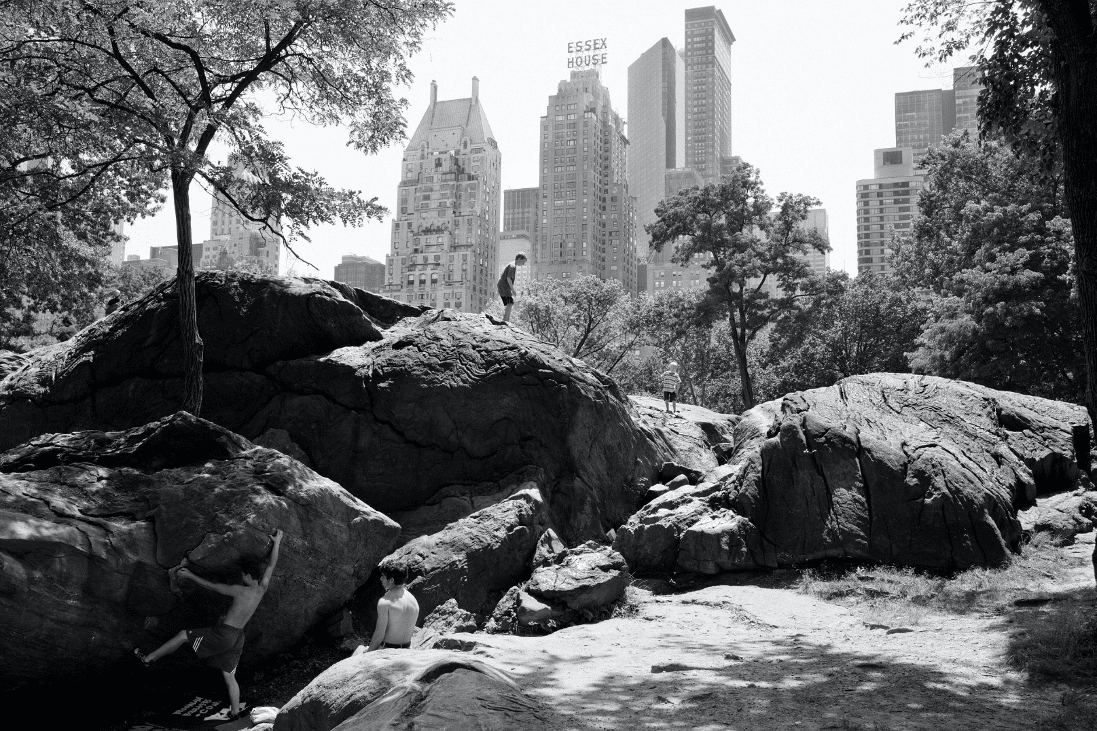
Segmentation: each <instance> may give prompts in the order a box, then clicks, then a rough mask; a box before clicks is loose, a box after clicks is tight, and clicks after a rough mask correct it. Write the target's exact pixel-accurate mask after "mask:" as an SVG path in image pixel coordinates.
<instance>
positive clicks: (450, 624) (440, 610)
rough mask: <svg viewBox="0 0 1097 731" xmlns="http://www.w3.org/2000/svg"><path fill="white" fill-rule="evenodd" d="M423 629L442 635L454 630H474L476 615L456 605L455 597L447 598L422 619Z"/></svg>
mask: <svg viewBox="0 0 1097 731" xmlns="http://www.w3.org/2000/svg"><path fill="white" fill-rule="evenodd" d="M423 629H429V630H433V631H435V632H437V633H439V634H443V635H444V634H452V633H454V632H475V631H476V617H475V616H474V615H473V614H472V613H471V612H466V611H465V610H464V609H461V608H460V607H458V606H457V600H456V599H447V600H446V601H445V602H443V603H442V604H440V605H438V606H437V607H435V609H434V611H433V612H431V613H430V614H429V615H427V618H426V619H424V620H423Z"/></svg>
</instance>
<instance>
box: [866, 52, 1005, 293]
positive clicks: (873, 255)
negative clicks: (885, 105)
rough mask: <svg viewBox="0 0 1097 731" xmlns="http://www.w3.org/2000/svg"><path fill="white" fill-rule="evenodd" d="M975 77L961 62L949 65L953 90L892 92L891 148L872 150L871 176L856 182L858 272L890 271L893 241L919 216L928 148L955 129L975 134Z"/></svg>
mask: <svg viewBox="0 0 1097 731" xmlns="http://www.w3.org/2000/svg"><path fill="white" fill-rule="evenodd" d="M978 79H979V75H978V68H977V67H975V66H965V67H961V68H957V69H953V72H952V88H951V89H929V90H924V91H904V92H899V93H897V94H896V95H895V147H888V148H883V149H879V150H875V151H873V177H872V178H866V179H864V180H858V181H857V272H858V273H861V272H876V273H884V274H889V273H891V271H892V268H891V262H890V257H891V251H892V250H891V241H892V239H893V238H894V237H895V236H898V235H902V234H905V233H908V232H909V231H910V228H911V223H912V221H913V220H914V218H915V216H917V215H918V195H919V193H920V192H921V190H922V186H923V183H924V181H925V175H924V169H923V168H922V161H923V160H924V159H925V156H926V154H927V153H928V152H929V150H930V149H931V148H933V147H937V146H938V145H940V144H941V138H942V137H945V136H947V135H949V134H952V133H953V132H956V131H966V132H968V133H969V134H970V135H971V136H972V137H973V138H974V137H975V136H976V135H977V134H978V132H979V120H978V117H977V114H976V111H977V104H978V100H979V92H980V91H981V90H982V88H983V87H982V86H980V85H979V81H978Z"/></svg>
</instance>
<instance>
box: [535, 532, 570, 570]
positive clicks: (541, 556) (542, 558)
mask: <svg viewBox="0 0 1097 731" xmlns="http://www.w3.org/2000/svg"><path fill="white" fill-rule="evenodd" d="M566 548H567V546H565V545H564V542H563V541H561V540H560V537H559V536H557V535H556V531H554V530H553V529H552V528H549V529H547V530H546V531H545V532H544V533H542V534H541V537H540V538H539V539H537V549H536V550H535V551H534V553H533V568H537V567H538V566H543V565H544V564H546V563H548V562H549V561H551V560H552V559H553V558H554V557H555V556H556V555H557V554H559V553H562V552H563V551H564V550H565V549H566Z"/></svg>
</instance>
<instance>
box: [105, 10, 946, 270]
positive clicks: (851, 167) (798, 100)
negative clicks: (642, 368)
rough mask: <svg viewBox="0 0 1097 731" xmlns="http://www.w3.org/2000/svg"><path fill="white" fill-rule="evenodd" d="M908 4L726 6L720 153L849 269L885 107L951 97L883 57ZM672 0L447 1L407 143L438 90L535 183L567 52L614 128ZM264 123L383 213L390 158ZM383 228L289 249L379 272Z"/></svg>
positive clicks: (161, 233)
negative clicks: (794, 199)
mask: <svg viewBox="0 0 1097 731" xmlns="http://www.w3.org/2000/svg"><path fill="white" fill-rule="evenodd" d="M906 2H907V0H826V1H825V2H820V1H819V0H735V1H734V2H732V1H731V0H726V1H725V2H717V3H716V7H718V8H720V9H721V10H723V12H724V16H725V17H726V18H727V20H728V23H729V25H730V26H731V29H732V32H733V33H734V34H735V38H736V41H735V44H734V45H733V46H732V153H733V154H735V155H739V156H741V157H742V158H743V159H744V160H746V161H747V162H749V163H751V164H753V165H754V166H756V167H758V168H759V169H760V171H761V175H762V180H763V182H764V183H765V185H766V189H767V190H768V191H769V193H770V194H771V195H776V194H777V193H779V192H781V191H789V192H794V193H807V194H810V195H813V196H815V197H816V198H819V199H821V200H822V201H823V206H824V207H825V208H826V209H827V212H828V214H829V218H830V240H831V245H832V246H833V249H834V250H833V252H832V254H831V266H833V267H835V268H844V269H847V270H848V271H850V272H851V273H855V272H856V269H857V265H856V262H857V253H856V219H855V215H854V213H855V203H854V185H855V181H856V180H858V179H859V178H868V177H871V176H872V151H873V149H874V148H877V147H890V146H891V145H894V144H895V126H894V94H895V92H897V91H909V90H912V89H936V88H949V87H951V85H952V81H951V79H952V75H951V69H948V68H936V69H932V70H931V69H927V68H925V67H924V65H923V62H922V61H920V60H919V59H918V58H916V57H915V55H914V46H913V44H912V43H910V42H907V43H904V44H902V45H899V46H896V45H895V40H896V39H897V38H898V37H899V35H900V33H901V32H902V31H901V29H900V28H899V26H898V21H899V18H900V14H901V10H902V8H903V6H904V5H905V4H906ZM700 4H702V3H697V2H679V1H677V0H671V1H669V2H668V1H666V0H659V1H654V0H585V1H581V2H577V1H575V0H556V1H555V2H551V3H550V2H545V1H544V0H457V2H456V10H455V12H454V14H453V15H452V16H451V17H450V18H449V20H447V21H446V22H444V23H442V24H441V25H439V26H438V28H437V29H435V30H434V31H433V32H430V33H428V35H427V38H426V40H425V42H424V44H423V49H422V51H420V53H419V54H417V55H416V56H415V57H413V58H412V59H411V61H410V66H411V69H412V71H413V72H414V74H415V81H414V83H413V84H412V85H411V87H410V88H406V89H401V90H398V94H400V95H403V96H405V97H406V98H407V99H408V100H409V101H410V106H409V108H408V111H407V121H408V134H409V135H410V134H411V132H413V131H414V129H415V126H416V125H417V124H418V123H419V120H420V118H421V117H422V115H423V113H424V111H425V110H426V107H427V103H428V101H429V98H430V82H431V80H432V79H433V80H436V81H437V82H438V98H439V99H443V100H444V99H458V98H463V97H468V96H469V95H470V93H471V91H470V87H471V83H472V82H471V79H472V77H473V76H477V77H479V79H480V99H481V103H482V104H483V106H484V109H485V111H486V113H487V117H488V121H489V123H490V124H491V127H492V130H493V131H494V133H495V137H496V140H497V141H498V143H499V148H500V151H501V152H502V160H503V167H502V174H503V188H523V187H531V186H535V185H537V183H538V181H537V154H538V147H537V143H538V139H537V137H538V129H539V123H540V117H541V115H543V114H544V113H545V106H546V104H547V102H548V97H549V95H551V94H553V93H554V92H555V90H556V85H557V83H558V82H559V81H560V80H561V79H564V78H566V77H567V76H568V69H567V44H568V41H573V40H583V39H587V38H606V40H607V43H608V46H609V48H608V53H609V59H608V61H609V63H608V65H607V66H605V67H604V69H603V82H604V83H605V84H606V86H607V87H608V88H609V89H610V94H611V98H612V100H613V105H614V107H615V108H617V109H618V110H619V111H620V112H621V114H622V116H625V117H626V119H627V111H628V99H627V91H628V66H629V64H631V63H632V62H633V61H635V60H636V58H637V57H638V56H639V55H640V54H641V53H643V52H644V51H646V50H647V49H648V48H650V47H651V46H652V45H653V44H654V43H655V42H656V41H658V40H659V39H660V38H662V37H664V36H666V37H667V38H669V39H670V41H671V43H673V44H674V45H675V47H676V48H680V47H681V44H682V38H683V35H684V33H683V29H684V10H685V8H687V7H695V6H698V5H700ZM266 126H267V128H268V130H269V131H270V132H271V134H272V135H273V136H274V137H276V138H278V139H281V140H282V141H283V142H285V144H286V148H287V151H288V152H289V154H290V155H291V156H292V158H293V160H294V162H295V163H296V164H297V165H299V166H301V167H304V168H306V169H314V170H317V171H318V172H320V174H321V175H323V176H324V177H325V178H326V179H327V180H328V182H329V183H331V184H332V185H334V186H337V187H343V188H353V189H356V190H360V191H362V192H363V194H364V195H365V196H366V197H373V196H377V197H378V198H379V200H380V202H381V203H382V204H383V205H385V206H386V207H388V208H389V209H390V210H392V208H393V206H394V204H395V200H396V185H397V183H398V182H399V175H400V161H401V155H402V154H403V145H402V144H399V145H396V146H393V147H390V148H388V149H386V150H384V151H382V152H381V153H380V154H379V155H376V156H373V157H365V156H364V155H362V154H360V153H358V152H356V151H354V150H352V149H350V148H348V147H346V146H345V142H346V134H345V131H343V130H340V129H338V128H327V129H317V128H313V127H309V126H307V125H304V124H302V123H296V124H294V123H293V122H292V120H287V119H279V118H270V119H269V120H268V121H267V122H266ZM191 201H192V205H193V206H194V209H193V211H192V217H193V224H194V240H195V241H196V242H199V241H203V240H205V239H206V238H208V235H209V209H210V202H209V201H210V198H209V195H208V194H207V193H206V192H204V191H203V190H201V189H200V188H198V186H197V185H195V187H194V188H193V189H192V190H191ZM174 227H175V221H174V215H173V213H172V212H171V206H170V203H169V205H168V206H167V207H166V208H165V210H164V211H163V212H162V213H160V214H159V215H157V216H156V217H155V218H153V219H146V220H143V221H138V222H137V223H136V224H134V225H133V226H131V227H129V228H128V230H127V233H128V234H129V235H130V241H129V243H128V244H127V248H126V253H127V254H140V255H141V257H142V258H147V257H148V255H149V246H150V245H162V244H174V243H175V234H174ZM390 230H391V219H388V218H386V220H385V221H383V222H376V221H371V222H370V223H369V224H367V225H366V226H364V227H362V228H344V227H342V226H331V227H322V228H317V229H314V230H313V231H311V232H310V235H311V237H312V243H304V242H300V244H299V245H298V246H297V247H296V248H297V249H298V252H299V253H300V254H301V255H302V256H303V257H304V258H305V259H306V260H308V261H309V262H311V263H312V264H314V265H315V266H316V268H317V269H318V272H316V271H313V270H311V269H309V267H307V266H305V265H303V264H300V263H297V264H296V272H297V273H299V274H314V275H315V274H317V273H318V274H319V275H320V276H323V277H325V278H330V277H332V276H333V275H334V267H335V265H336V264H338V263H339V259H340V257H341V256H342V255H343V254H358V255H368V256H372V257H374V258H376V259H378V260H379V261H384V256H385V254H386V253H387V252H388V250H389V231H390Z"/></svg>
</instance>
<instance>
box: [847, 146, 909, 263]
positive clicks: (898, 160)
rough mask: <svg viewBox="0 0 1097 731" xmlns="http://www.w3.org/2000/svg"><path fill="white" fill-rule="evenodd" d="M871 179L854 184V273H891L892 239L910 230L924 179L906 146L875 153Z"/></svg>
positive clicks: (884, 149)
mask: <svg viewBox="0 0 1097 731" xmlns="http://www.w3.org/2000/svg"><path fill="white" fill-rule="evenodd" d="M872 156H873V163H874V164H873V173H874V174H873V176H872V178H868V179H865V180H858V181H857V273H858V274H861V273H863V272H874V273H877V274H890V273H891V271H892V268H891V261H890V258H891V239H892V237H893V236H895V235H896V234H902V233H907V232H909V231H910V226H911V221H913V220H914V217H915V216H916V215H917V214H918V194H919V192H920V191H921V189H922V181H923V180H924V179H925V178H924V176H922V175H919V174H917V173H916V172H915V169H914V160H915V156H914V151H913V150H912V149H911V148H909V147H890V148H883V149H880V150H874V151H873V153H872Z"/></svg>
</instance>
